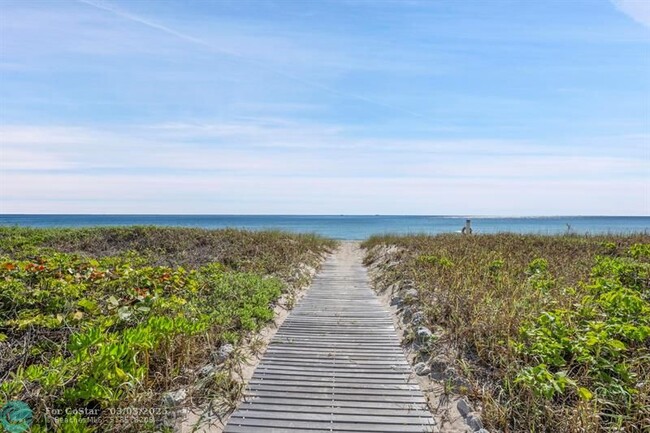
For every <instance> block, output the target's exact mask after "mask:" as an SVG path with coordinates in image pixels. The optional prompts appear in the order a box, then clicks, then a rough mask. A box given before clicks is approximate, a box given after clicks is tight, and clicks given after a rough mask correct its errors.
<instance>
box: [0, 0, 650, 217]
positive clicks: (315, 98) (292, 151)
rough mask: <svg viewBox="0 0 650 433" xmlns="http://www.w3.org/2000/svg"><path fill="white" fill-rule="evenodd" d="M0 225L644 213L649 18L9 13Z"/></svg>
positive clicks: (4, 43)
mask: <svg viewBox="0 0 650 433" xmlns="http://www.w3.org/2000/svg"><path fill="white" fill-rule="evenodd" d="M0 152H1V158H0V212H2V213H296V214H467V215H562V214H564V215H566V214H583V215H589V214H591V215H610V214H611V215H623V214H627V215H648V214H650V1H646V0H616V1H608V0H545V1H526V0H476V1H461V0H428V1H418V0H384V1H370V0H368V1H365V0H323V1H292V0H284V1H272V0H266V1H242V0H231V1H230V0H228V1H227V0H223V1H212V2H208V1H192V0H187V1H181V0H175V1H171V0H156V1H144V0H141V1H135V0H132V1H126V0H121V1H118V0H86V1H74V0H69V1H63V0H61V1H58V0H48V1H34V0H21V1H12V0H0Z"/></svg>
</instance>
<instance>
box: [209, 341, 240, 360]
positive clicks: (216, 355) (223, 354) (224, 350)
mask: <svg viewBox="0 0 650 433" xmlns="http://www.w3.org/2000/svg"><path fill="white" fill-rule="evenodd" d="M233 350H235V347H234V346H233V345H232V344H224V345H223V346H221V347H220V348H219V349H217V351H216V352H212V359H213V361H214V362H215V363H217V364H221V363H222V362H224V361H225V360H226V359H228V357H229V356H230V354H231V353H232V351H233Z"/></svg>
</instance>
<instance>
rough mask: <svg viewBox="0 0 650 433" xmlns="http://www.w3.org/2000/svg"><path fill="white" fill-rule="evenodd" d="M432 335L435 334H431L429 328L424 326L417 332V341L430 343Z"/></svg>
mask: <svg viewBox="0 0 650 433" xmlns="http://www.w3.org/2000/svg"><path fill="white" fill-rule="evenodd" d="M432 335H433V334H432V333H431V331H430V330H429V328H427V327H424V326H420V327H419V328H418V330H417V331H416V332H415V336H416V340H417V342H418V343H428V342H429V340H430V339H431V336H432Z"/></svg>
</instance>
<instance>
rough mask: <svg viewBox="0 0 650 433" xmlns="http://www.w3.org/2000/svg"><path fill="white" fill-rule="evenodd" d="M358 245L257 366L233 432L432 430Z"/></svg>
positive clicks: (333, 263)
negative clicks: (372, 288)
mask: <svg viewBox="0 0 650 433" xmlns="http://www.w3.org/2000/svg"><path fill="white" fill-rule="evenodd" d="M361 259H362V252H361V250H360V249H359V246H358V244H357V243H351V242H348V243H343V245H342V246H341V248H339V250H338V251H336V252H335V253H334V254H333V255H332V256H331V257H330V258H328V260H327V261H326V262H325V264H324V266H323V269H322V270H321V272H320V273H319V274H318V275H317V276H316V278H315V279H314V281H313V283H312V285H311V287H310V288H309V290H308V292H307V294H306V295H305V297H304V298H303V299H302V301H301V302H300V303H299V305H298V306H297V307H296V309H295V310H294V311H293V312H292V313H291V315H290V316H289V317H288V318H287V319H286V321H285V322H284V323H283V325H282V326H281V327H280V329H279V330H278V332H277V334H276V335H275V337H274V338H273V340H272V342H271V344H270V345H269V347H268V350H267V351H266V353H265V354H264V357H263V358H262V361H261V362H260V364H259V365H258V366H257V368H256V370H255V373H254V375H253V378H252V379H251V381H250V383H249V385H248V389H247V392H246V396H247V397H246V401H245V402H244V403H242V404H241V406H240V407H239V409H238V410H237V411H236V412H235V413H233V415H232V416H231V418H230V420H229V421H228V424H227V426H226V428H225V430H224V431H225V432H226V433H240V432H247V433H249V432H260V433H265V432H268V433H271V432H273V433H285V432H286V433H295V432H298V431H304V432H311V433H317V432H398V433H408V432H432V431H434V421H433V418H432V417H431V414H430V412H429V410H428V408H427V405H426V402H425V400H424V397H423V395H422V392H421V391H420V389H419V387H418V385H417V383H416V382H415V380H414V379H413V377H412V373H411V369H410V366H409V364H408V363H407V362H406V358H405V356H404V352H403V351H402V349H401V347H400V342H399V339H398V337H397V335H396V333H395V328H394V327H393V322H392V320H391V317H390V313H389V312H388V311H387V310H386V309H385V308H384V307H383V306H382V305H381V303H380V301H379V299H378V298H377V296H376V295H375V294H374V293H373V291H372V290H371V288H370V286H369V283H368V276H367V273H366V269H365V268H364V267H363V265H362V263H361Z"/></svg>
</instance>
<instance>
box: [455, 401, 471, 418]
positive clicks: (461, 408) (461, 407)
mask: <svg viewBox="0 0 650 433" xmlns="http://www.w3.org/2000/svg"><path fill="white" fill-rule="evenodd" d="M456 408H457V409H458V412H460V414H461V415H462V416H463V418H465V417H466V416H467V415H468V414H469V413H470V412H472V406H470V405H469V403H467V400H465V399H464V398H461V399H460V400H458V403H456Z"/></svg>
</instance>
